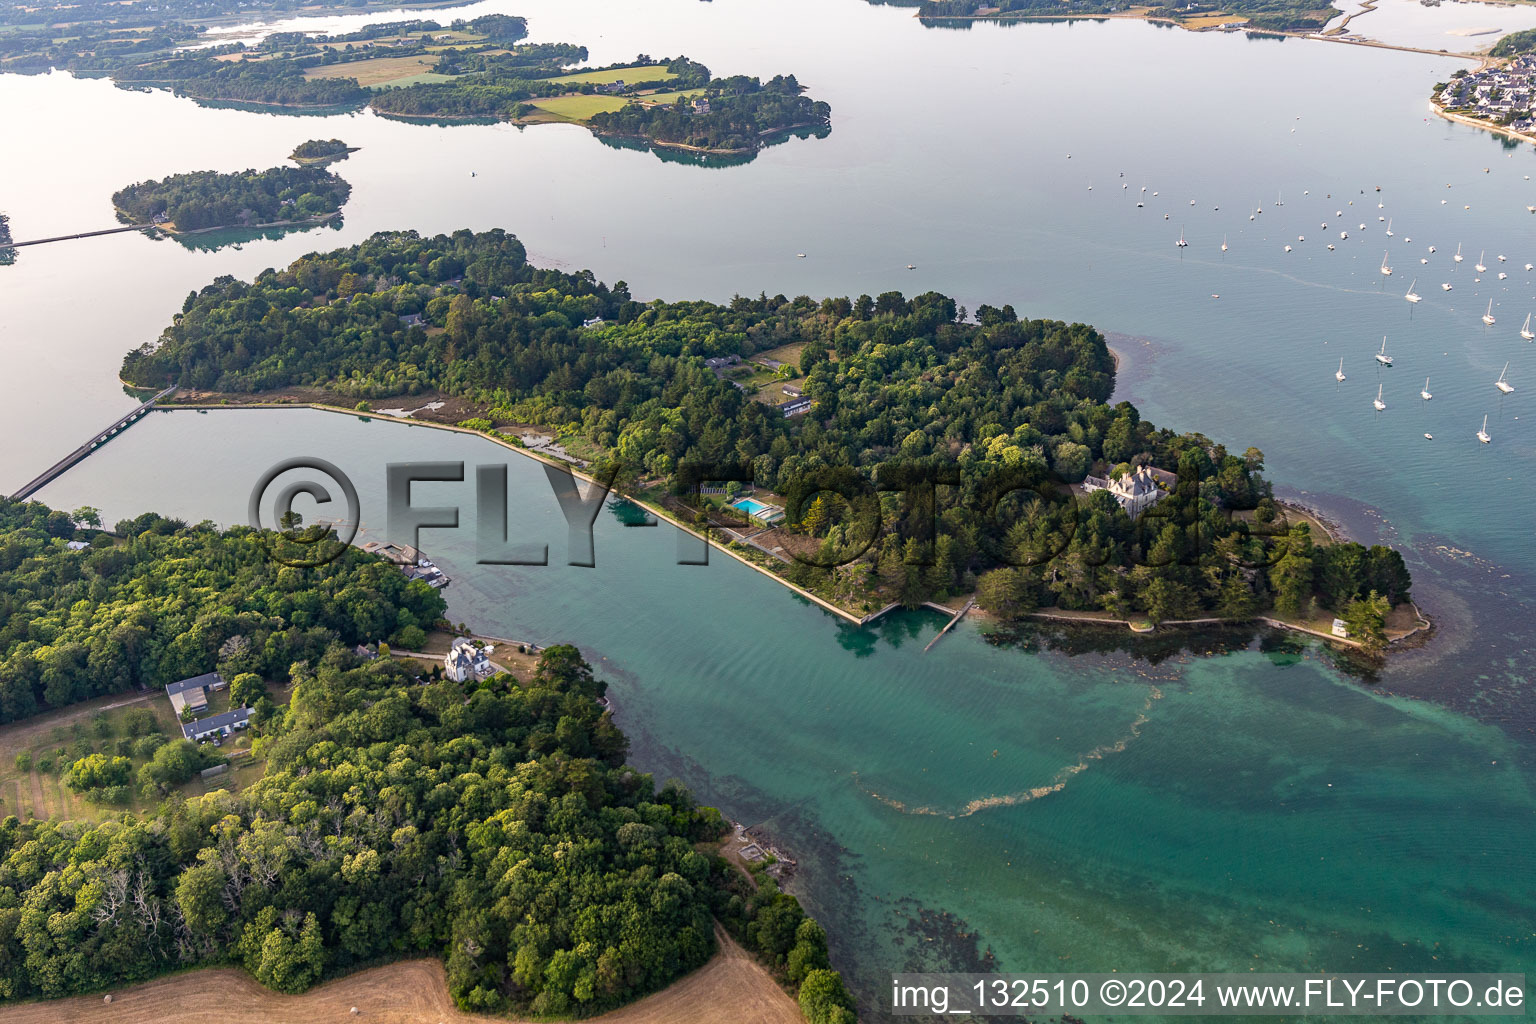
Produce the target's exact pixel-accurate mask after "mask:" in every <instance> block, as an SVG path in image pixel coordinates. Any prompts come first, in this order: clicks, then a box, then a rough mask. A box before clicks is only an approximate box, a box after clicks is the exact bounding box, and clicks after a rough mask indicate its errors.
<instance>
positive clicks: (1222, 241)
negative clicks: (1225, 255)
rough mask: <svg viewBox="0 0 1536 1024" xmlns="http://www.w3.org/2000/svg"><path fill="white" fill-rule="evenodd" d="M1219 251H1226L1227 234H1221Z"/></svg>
mask: <svg viewBox="0 0 1536 1024" xmlns="http://www.w3.org/2000/svg"><path fill="white" fill-rule="evenodd" d="M1221 251H1222V252H1226V251H1227V236H1226V235H1222V236H1221Z"/></svg>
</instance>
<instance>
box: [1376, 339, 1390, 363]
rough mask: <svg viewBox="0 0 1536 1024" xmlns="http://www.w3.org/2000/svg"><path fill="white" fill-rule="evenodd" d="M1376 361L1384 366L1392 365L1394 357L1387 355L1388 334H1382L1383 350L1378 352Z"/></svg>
mask: <svg viewBox="0 0 1536 1024" xmlns="http://www.w3.org/2000/svg"><path fill="white" fill-rule="evenodd" d="M1376 361H1377V362H1378V363H1380V364H1381V365H1382V366H1391V365H1392V357H1391V356H1389V355H1387V336H1386V335H1385V334H1383V335H1382V336H1381V351H1380V352H1377V353H1376Z"/></svg>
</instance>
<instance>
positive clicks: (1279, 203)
mask: <svg viewBox="0 0 1536 1024" xmlns="http://www.w3.org/2000/svg"><path fill="white" fill-rule="evenodd" d="M1275 205H1276V206H1284V205H1285V202H1284V201H1283V200H1282V199H1281V198H1280V193H1279V192H1276V193H1275Z"/></svg>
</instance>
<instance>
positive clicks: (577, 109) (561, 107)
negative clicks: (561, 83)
mask: <svg viewBox="0 0 1536 1024" xmlns="http://www.w3.org/2000/svg"><path fill="white" fill-rule="evenodd" d="M530 102H532V103H533V105H534V106H535V107H537V108H538V109H540V110H542V111H545V112H546V113H550V114H553V115H555V116H556V117H563V118H565V119H566V120H568V121H585V120H587V119H588V118H589V117H591V116H592V115H593V114H603V113H609V112H612V111H615V110H623V109H624V105H625V104H626V103H628V102H629V100H628V99H626V98H625V97H623V96H580V95H578V96H554V97H551V98H550V99H547V100H533V101H530Z"/></svg>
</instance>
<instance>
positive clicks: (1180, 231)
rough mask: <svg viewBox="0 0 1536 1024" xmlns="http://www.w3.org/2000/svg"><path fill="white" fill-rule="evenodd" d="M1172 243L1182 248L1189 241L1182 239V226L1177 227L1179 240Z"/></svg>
mask: <svg viewBox="0 0 1536 1024" xmlns="http://www.w3.org/2000/svg"><path fill="white" fill-rule="evenodd" d="M1174 244H1176V245H1177V246H1178V247H1179V248H1180V249H1182V248H1184V247H1185V246H1186V245H1188V244H1189V242H1187V241H1185V239H1184V229H1183V228H1180V229H1179V240H1178V242H1176V243H1174Z"/></svg>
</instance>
